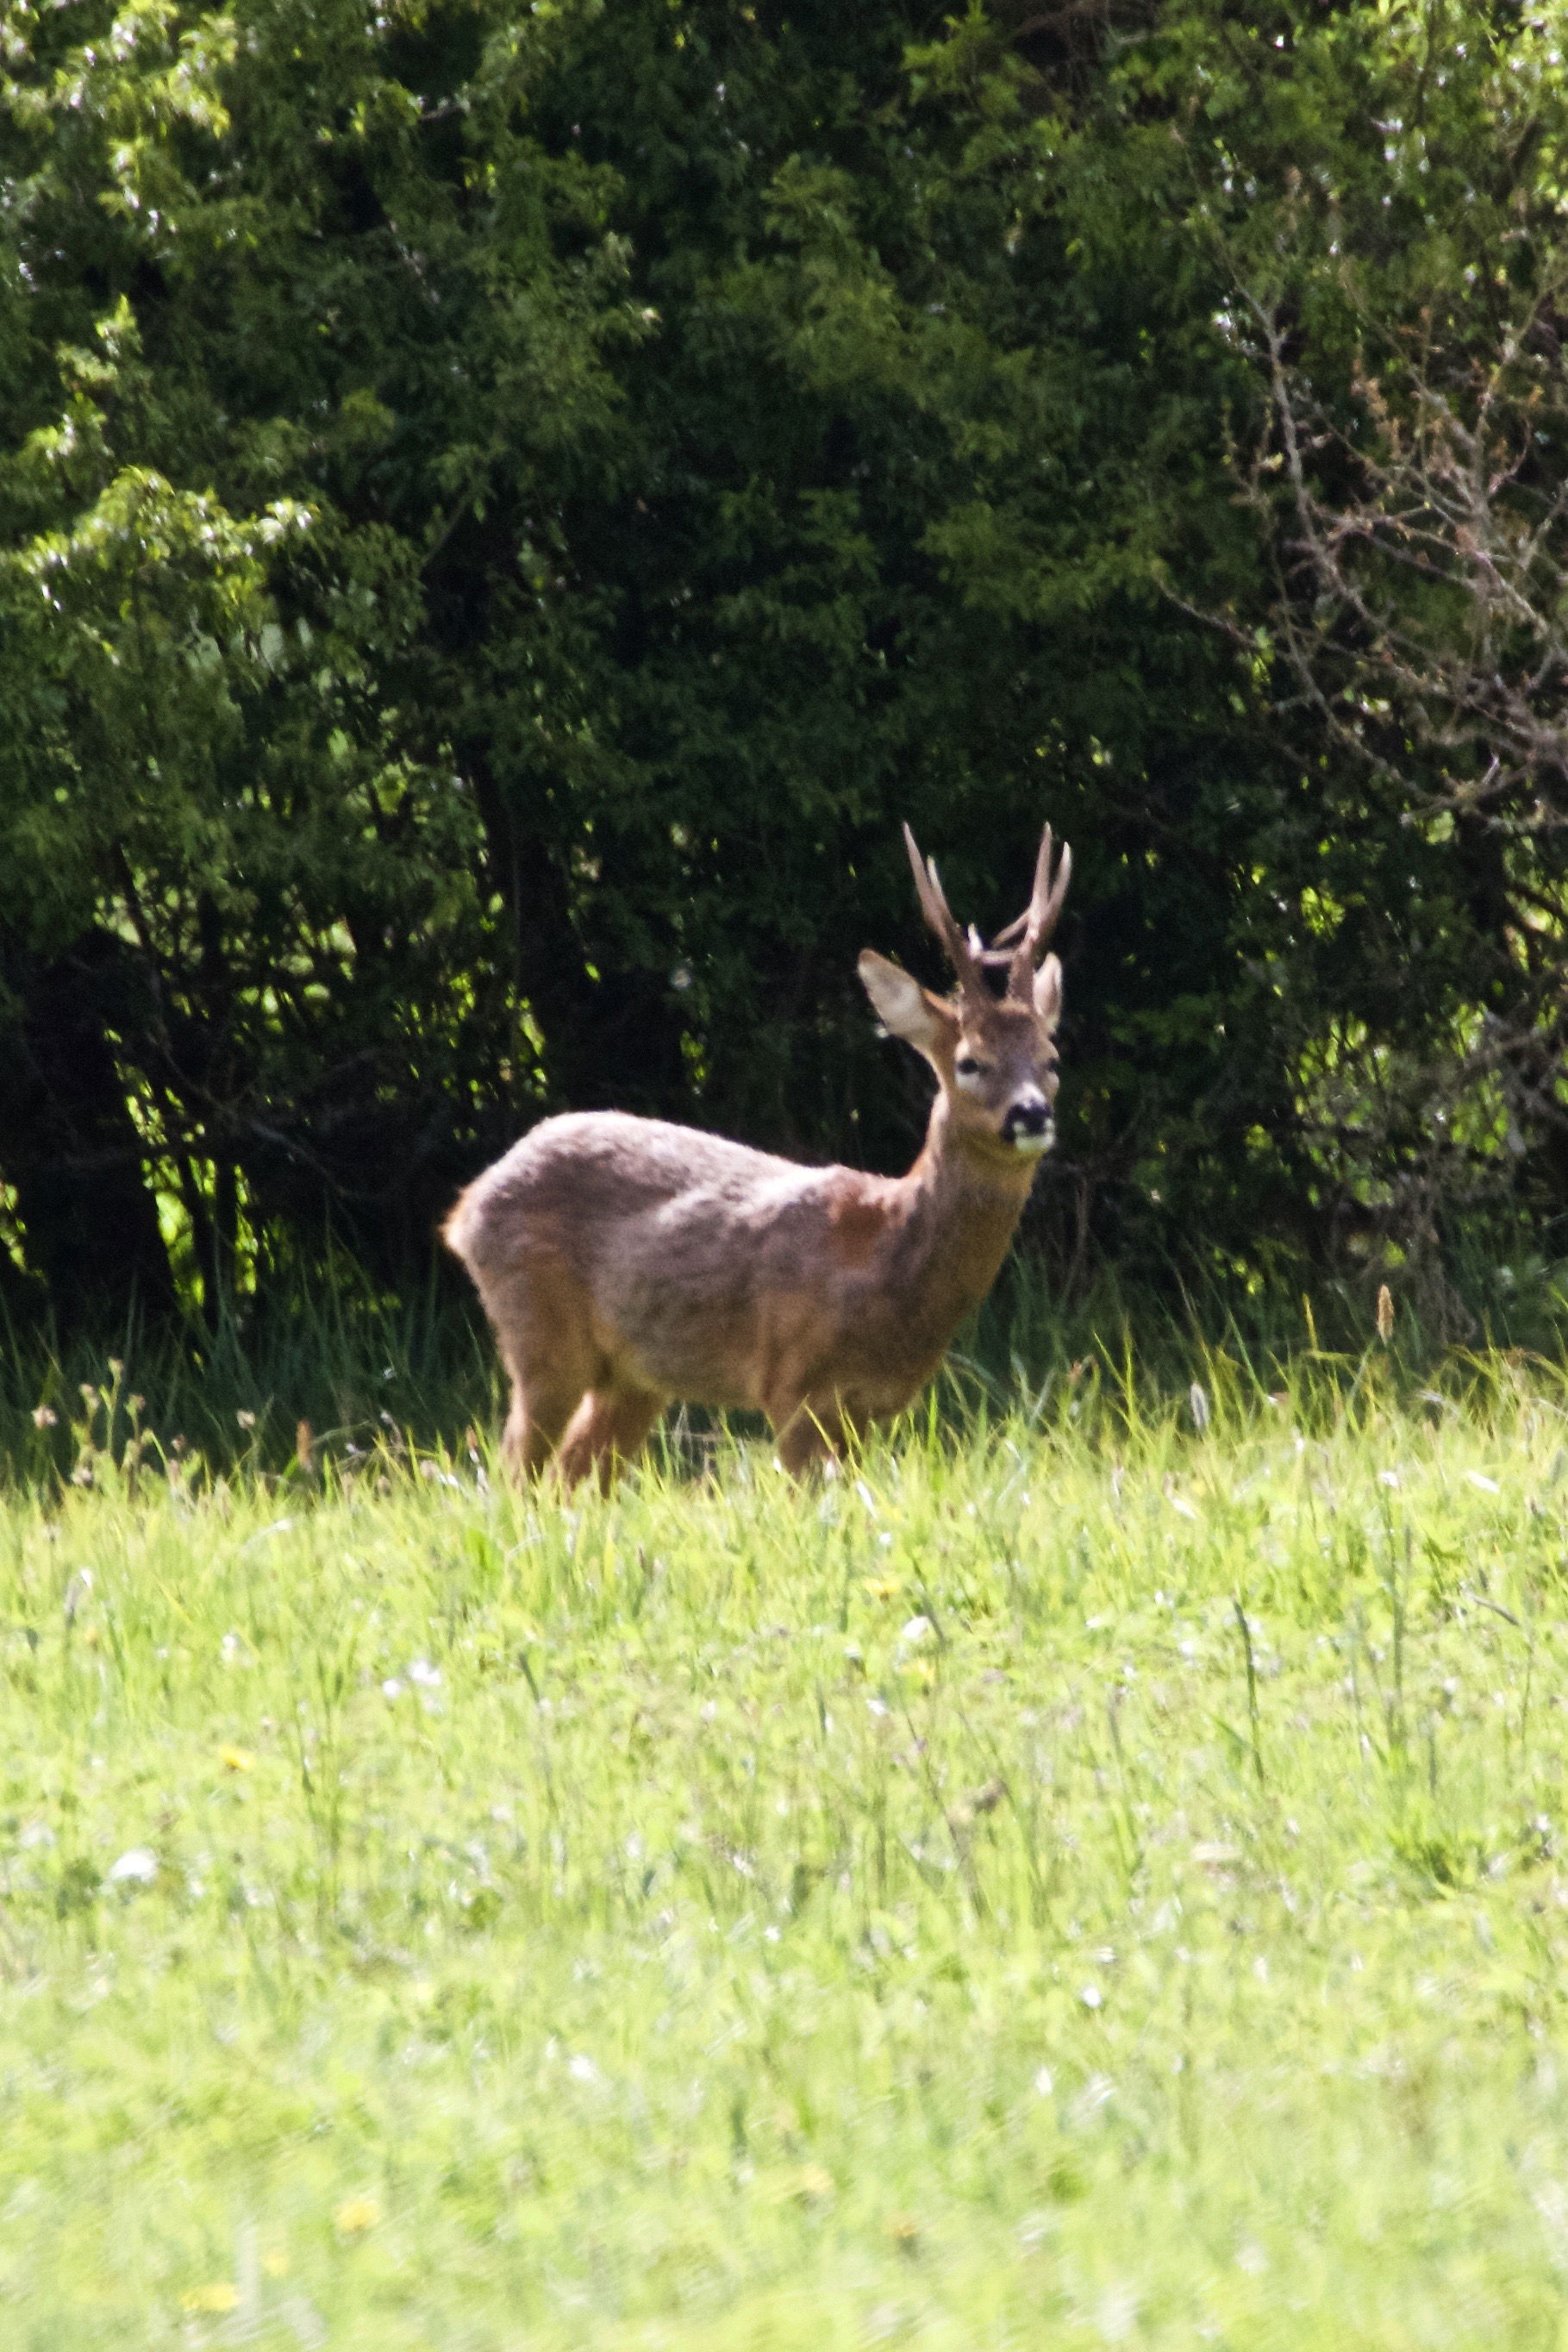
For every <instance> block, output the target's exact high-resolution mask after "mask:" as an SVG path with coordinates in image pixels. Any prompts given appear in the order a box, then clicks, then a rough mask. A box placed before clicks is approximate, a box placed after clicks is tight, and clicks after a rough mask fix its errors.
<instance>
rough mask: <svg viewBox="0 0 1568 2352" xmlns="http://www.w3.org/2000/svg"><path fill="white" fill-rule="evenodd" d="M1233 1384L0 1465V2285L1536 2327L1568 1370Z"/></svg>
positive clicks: (64, 2304)
mask: <svg viewBox="0 0 1568 2352" xmlns="http://www.w3.org/2000/svg"><path fill="white" fill-rule="evenodd" d="M1320 1336H1322V1335H1321V1334H1320ZM1074 1365H1076V1367H1077V1369H1076V1371H1074V1369H1073V1367H1074ZM1178 1369H1179V1370H1185V1371H1186V1374H1187V1379H1186V1382H1185V1383H1183V1384H1181V1385H1179V1386H1178V1385H1176V1384H1174V1380H1173V1378H1172V1376H1173V1375H1174V1373H1175V1372H1176V1370H1178ZM395 1370H396V1367H395V1364H394V1373H395ZM1046 1371H1047V1373H1049V1372H1050V1371H1051V1368H1050V1367H1049V1366H1048V1367H1047V1368H1046ZM1156 1371H1157V1376H1156ZM486 1377H487V1375H486V1370H485V1368H484V1365H483V1362H482V1360H479V1359H476V1360H475V1364H474V1370H473V1372H472V1374H471V1378H472V1379H473V1381H474V1383H475V1402H476V1403H482V1402H483V1391H484V1387H485V1383H486ZM1269 1377H1270V1379H1274V1380H1277V1384H1276V1385H1274V1386H1272V1387H1269V1386H1266V1385H1265V1384H1264V1379H1263V1377H1262V1366H1261V1364H1259V1365H1249V1363H1248V1362H1247V1361H1246V1360H1244V1359H1243V1356H1242V1354H1241V1352H1240V1350H1239V1347H1236V1346H1233V1347H1232V1348H1231V1349H1230V1350H1229V1352H1228V1353H1227V1352H1226V1351H1225V1350H1224V1349H1219V1348H1216V1347H1211V1348H1210V1349H1208V1350H1207V1353H1206V1354H1203V1355H1201V1356H1196V1355H1193V1354H1190V1353H1189V1356H1188V1358H1187V1360H1186V1363H1185V1364H1183V1365H1181V1366H1179V1367H1178V1366H1177V1365H1176V1360H1175V1358H1174V1356H1173V1358H1172V1359H1171V1360H1170V1361H1169V1363H1165V1364H1162V1365H1160V1366H1159V1367H1157V1368H1156V1370H1150V1371H1149V1372H1148V1374H1147V1376H1146V1377H1144V1378H1140V1377H1139V1376H1138V1372H1137V1368H1136V1365H1135V1364H1134V1368H1133V1370H1132V1371H1131V1372H1130V1373H1129V1371H1128V1369H1127V1365H1126V1362H1125V1360H1122V1361H1121V1362H1120V1363H1119V1362H1118V1360H1117V1358H1116V1357H1115V1356H1114V1354H1113V1351H1112V1349H1110V1348H1109V1347H1108V1346H1107V1347H1104V1348H1103V1349H1101V1350H1100V1351H1099V1352H1098V1353H1097V1354H1093V1355H1083V1356H1080V1357H1078V1358H1076V1359H1073V1360H1072V1361H1071V1362H1070V1363H1068V1364H1067V1365H1066V1366H1064V1367H1063V1368H1061V1370H1060V1371H1059V1372H1058V1373H1057V1374H1056V1375H1055V1376H1053V1377H1051V1378H1049V1379H1047V1378H1046V1376H1045V1374H1042V1375H1041V1379H1040V1383H1037V1385H1035V1386H1034V1387H1032V1388H1030V1387H1027V1386H1025V1385H1022V1384H1020V1385H1019V1386H1018V1387H1016V1388H1015V1389H1014V1390H1013V1391H1012V1393H1011V1396H1010V1399H1009V1398H1008V1397H1006V1396H1004V1395H1003V1393H1002V1392H1001V1391H1000V1389H999V1388H998V1387H996V1386H988V1385H987V1383H986V1381H984V1380H982V1379H981V1377H980V1376H979V1375H978V1374H974V1375H965V1374H964V1373H963V1372H962V1370H961V1371H960V1375H959V1383H958V1387H957V1388H956V1390H955V1391H953V1395H954V1396H955V1397H958V1396H960V1395H967V1397H968V1399H969V1402H968V1405H967V1418H966V1417H965V1416H964V1415H961V1414H960V1413H959V1412H957V1410H956V1405H955V1407H954V1409H953V1410H951V1411H949V1412H946V1413H944V1412H940V1411H939V1412H934V1413H933V1414H932V1415H931V1416H929V1417H928V1418H927V1419H926V1420H925V1421H924V1422H923V1423H919V1424H917V1425H915V1424H911V1425H906V1426H904V1428H902V1429H901V1430H899V1431H897V1432H895V1433H894V1435H893V1437H892V1439H891V1440H890V1441H889V1442H887V1443H885V1444H878V1445H876V1446H875V1447H873V1449H871V1450H870V1451H869V1452H868V1453H867V1454H866V1455H865V1456H864V1458H863V1459H862V1460H861V1461H859V1462H858V1463H856V1464H853V1465H849V1467H848V1468H847V1470H846V1473H845V1475H843V1476H841V1477H840V1478H838V1479H836V1480H833V1481H830V1482H829V1483H827V1484H826V1485H824V1486H819V1487H816V1488H811V1489H805V1490H800V1489H797V1488H795V1487H793V1486H789V1484H788V1483H787V1482H785V1481H784V1480H783V1479H782V1478H781V1476H780V1475H779V1474H778V1473H777V1472H776V1471H775V1469H774V1468H773V1466H772V1465H771V1461H770V1456H769V1451H768V1447H767V1446H766V1444H755V1443H751V1444H748V1443H745V1442H738V1441H737V1440H736V1439H735V1438H734V1437H733V1436H731V1435H727V1434H726V1433H709V1435H708V1438H707V1440H706V1442H705V1443H704V1444H701V1445H699V1444H697V1442H696V1437H695V1434H693V1433H687V1435H686V1437H685V1440H684V1441H683V1442H678V1443H676V1444H674V1445H673V1446H672V1447H670V1448H669V1449H667V1450H666V1453H665V1454H664V1456H663V1457H662V1458H660V1459H657V1460H655V1461H654V1462H653V1464H651V1465H650V1466H649V1467H648V1468H647V1469H646V1470H644V1471H643V1472H641V1473H639V1474H637V1475H634V1476H632V1478H630V1479H629V1480H628V1481H627V1482H626V1483H625V1484H624V1485H623V1486H622V1488H621V1490H620V1491H619V1492H618V1494H617V1495H616V1496H614V1497H613V1498H612V1499H611V1500H609V1501H604V1500H602V1499H601V1498H599V1497H597V1496H581V1497H579V1498H577V1499H575V1500H574V1501H573V1502H572V1503H571V1504H570V1507H565V1506H563V1505H562V1504H561V1503H560V1501H559V1499H558V1498H555V1497H553V1496H549V1495H543V1496H517V1495H515V1494H512V1493H509V1492H507V1491H505V1490H504V1489H502V1488H501V1487H500V1486H498V1485H497V1484H496V1483H495V1482H493V1480H492V1479H491V1478H490V1476H489V1475H488V1471H489V1467H490V1465H489V1461H488V1456H487V1454H486V1448H485V1447H484V1445H483V1444H479V1445H477V1446H475V1447H473V1448H470V1447H469V1446H468V1445H467V1444H465V1443H464V1442H462V1441H461V1438H460V1440H459V1443H458V1444H456V1445H455V1446H447V1447H443V1446H439V1445H435V1444H432V1445H430V1446H428V1447H426V1446H424V1445H423V1444H421V1443H420V1442H419V1440H418V1439H417V1438H416V1437H414V1436H413V1435H411V1434H410V1433H408V1431H407V1429H406V1427H400V1428H399V1429H398V1430H395V1431H389V1430H388V1429H387V1428H386V1426H385V1424H381V1429H382V1438H381V1441H380V1442H377V1441H376V1439H375V1438H374V1435H373V1432H372V1430H371V1427H370V1426H368V1425H367V1426H366V1427H365V1428H364V1429H363V1430H362V1432H361V1437H362V1440H363V1443H362V1444H361V1438H355V1439H354V1440H353V1443H355V1444H361V1451H360V1452H359V1453H357V1454H349V1453H347V1451H346V1450H344V1449H343V1448H340V1449H338V1450H337V1451H335V1452H334V1451H333V1450H331V1449H321V1450H319V1453H318V1455H317V1456H316V1458H314V1459H313V1461H312V1464H311V1466H310V1467H309V1468H308V1469H307V1468H305V1467H302V1466H301V1465H299V1464H298V1462H294V1463H293V1464H292V1466H290V1458H291V1457H290V1456H289V1454H288V1451H287V1448H286V1449H284V1450H283V1455H282V1459H281V1461H280V1463H278V1464H276V1465H272V1466H268V1465H267V1463H265V1462H263V1461H262V1460H261V1459H260V1458H259V1455H258V1457H257V1458H256V1460H253V1461H251V1462H249V1463H242V1464H241V1465H239V1466H238V1467H235V1468H231V1469H226V1470H225V1469H224V1468H222V1467H221V1466H219V1465H216V1464H215V1463H213V1462H210V1461H209V1462H204V1461H203V1460H202V1459H201V1458H200V1457H199V1455H198V1454H197V1452H196V1449H195V1448H194V1446H191V1447H190V1448H188V1450H187V1451H186V1452H184V1453H183V1454H174V1453H172V1450H170V1449H167V1448H165V1447H164V1446H163V1445H162V1443H160V1444H157V1445H149V1446H148V1447H147V1448H146V1449H145V1451H144V1452H142V1453H141V1454H140V1455H139V1453H138V1449H137V1447H136V1445H135V1444H134V1443H132V1444H131V1449H130V1453H129V1455H128V1454H127V1453H126V1451H125V1449H124V1448H123V1447H121V1448H120V1451H119V1454H118V1458H116V1454H115V1452H114V1451H113V1450H111V1449H106V1448H104V1447H103V1446H102V1445H101V1444H99V1443H98V1440H99V1439H100V1438H101V1436H102V1433H103V1424H104V1419H105V1412H104V1408H103V1406H102V1404H101V1402H100V1403H99V1404H98V1405H96V1406H94V1407H92V1408H90V1409H89V1408H87V1407H84V1406H82V1405H81V1404H80V1403H79V1402H78V1406H77V1410H76V1418H77V1422H78V1429H77V1432H76V1433H75V1435H74V1437H73V1439H72V1444H73V1447H78V1446H79V1445H80V1444H82V1442H83V1441H84V1440H85V1441H86V1442H87V1445H88V1450H87V1452H86V1454H85V1457H84V1458H83V1459H81V1460H80V1461H78V1464H77V1466H78V1468H79V1469H80V1471H81V1473H82V1476H83V1478H84V1480H88V1479H90V1481H91V1483H90V1484H85V1483H84V1484H72V1483H71V1480H70V1477H69V1475H66V1476H64V1477H61V1476H59V1475H57V1474H55V1473H54V1472H52V1471H50V1472H47V1474H41V1475H38V1476H37V1477H36V1478H34V1479H33V1480H32V1481H31V1482H30V1483H14V1484H13V1486H12V1487H11V1488H10V1490H9V1493H8V1496H7V1499H6V1500H5V1504H4V1505H3V1506H0V2335H3V2336H4V2339H5V2341H6V2342H7V2343H15V2344H17V2345H21V2346H26V2347H27V2352H46V2347H47V2352H66V2347H78V2346H84V2347H85V2346H87V2345H89V2344H92V2345H95V2346H96V2345H98V2344H101V2343H104V2342H112V2343H114V2344H116V2345H125V2346H128V2347H131V2346H141V2345H148V2346H152V2345H163V2344H170V2345H172V2344H181V2345H190V2346H195V2345H199V2344H213V2345H221V2344H226V2343H239V2342H246V2343H255V2344H260V2345H263V2346H266V2347H272V2346H277V2347H289V2346H294V2345H298V2344H304V2345H323V2346H324V2345H328V2344H330V2345H332V2346H334V2347H355V2348H356V2352H357V2347H367V2348H368V2347H375V2352H389V2347H402V2346H406V2347H421V2352H423V2348H424V2347H448V2346H450V2347H457V2346H459V2345H461V2346H462V2347H465V2352H476V2348H477V2347H484V2352H488V2347H496V2352H500V2347H514V2346H516V2345H517V2344H519V2343H524V2342H526V2343H528V2345H530V2346H538V2347H568V2346H572V2347H577V2346H583V2347H586V2346H593V2347H619V2346H626V2347H632V2346H637V2347H644V2346H668V2347H675V2346H680V2347H683V2352H684V2347H690V2346H695V2347H732V2346H747V2347H749V2346H757V2347H763V2346H768V2347H779V2352H788V2347H795V2346H807V2345H810V2347H813V2352H817V2347H829V2346H832V2347H837V2346H845V2347H848V2346H850V2345H860V2344H864V2343H883V2342H885V2343H890V2344H898V2343H909V2344H920V2345H927V2346H932V2347H936V2346H950V2347H963V2352H969V2347H976V2346H989V2345H1003V2344H1009V2345H1019V2346H1032V2345H1036V2344H1040V2343H1042V2342H1051V2343H1056V2342H1061V2343H1063V2344H1077V2343H1082V2344H1085V2345H1096V2344H1101V2343H1110V2344H1115V2343H1128V2344H1148V2345H1157V2346H1162V2347H1176V2346H1187V2345H1190V2344H1195V2343H1215V2344H1221V2345H1227V2346H1231V2347H1237V2352H1240V2347H1248V2352H1251V2347H1256V2346H1260V2345H1270V2344H1274V2345H1288V2346H1291V2347H1295V2346H1313V2347H1315V2346H1319V2345H1322V2346H1324V2347H1327V2346H1330V2345H1333V2346H1335V2347H1340V2346H1343V2345H1345V2344H1355V2345H1357V2346H1358V2347H1360V2346H1366V2347H1401V2348H1402V2347H1414V2346H1427V2345H1430V2346H1433V2347H1437V2346H1442V2347H1445V2352H1447V2347H1465V2346H1475V2347H1481V2346H1485V2347H1489V2352H1490V2347H1498V2346H1503V2345H1508V2346H1511V2345H1520V2346H1525V2345H1529V2346H1535V2345H1542V2346H1544V2345H1549V2344H1556V2343H1557V2342H1558V2341H1559V2340H1560V2337H1561V2329H1562V2316H1561V2315H1562V2309H1563V2271H1564V2265H1565V2264H1568V2050H1565V2048H1564V2018H1563V1994H1562V1986H1563V1981H1564V1974H1565V1969H1564V1963H1565V1961H1568V1871H1565V1870H1564V1868H1563V1864H1562V1862H1561V1860H1560V1851H1561V1845H1562V1840H1563V1793H1562V1791H1563V1761H1564V1748H1565V1746H1568V1722H1565V1717H1564V1708H1565V1706H1568V1673H1565V1668H1568V1622H1565V1621H1564V1612H1563V1587H1564V1579H1565V1577H1568V1387H1565V1384H1564V1382H1563V1377H1562V1375H1561V1372H1560V1371H1559V1370H1556V1369H1554V1368H1553V1366H1552V1364H1551V1363H1549V1362H1548V1361H1546V1360H1542V1359H1536V1358H1531V1357H1530V1356H1528V1355H1526V1354H1525V1353H1524V1352H1523V1351H1519V1350H1516V1351H1515V1352H1514V1353H1513V1354H1512V1355H1510V1354H1507V1353H1504V1352H1502V1351H1499V1350H1489V1351H1476V1352H1472V1353H1471V1354H1470V1355H1469V1356H1468V1357H1466V1358H1464V1359H1458V1358H1452V1359H1450V1360H1448V1362H1447V1364H1446V1365H1444V1366H1436V1365H1427V1367H1426V1368H1425V1370H1418V1369H1416V1368H1413V1367H1411V1366H1409V1365H1404V1366H1402V1365H1401V1364H1400V1362H1399V1361H1398V1360H1397V1358H1396V1355H1394V1354H1393V1353H1391V1351H1390V1350H1388V1349H1385V1348H1384V1347H1383V1346H1382V1345H1381V1343H1379V1342H1377V1341H1376V1340H1375V1339H1373V1340H1372V1342H1371V1344H1370V1345H1368V1346H1365V1347H1364V1348H1362V1349H1360V1351H1359V1352H1358V1353H1355V1354H1354V1355H1353V1354H1348V1353H1343V1352H1342V1353H1335V1352H1333V1351H1331V1350H1329V1349H1326V1348H1323V1349H1319V1350H1317V1351H1316V1352H1313V1351H1311V1350H1308V1349H1302V1350H1300V1351H1298V1353H1297V1354H1296V1355H1295V1356H1294V1357H1293V1358H1291V1359H1290V1360H1288V1361H1285V1362H1283V1363H1281V1362H1278V1361H1276V1362H1274V1363H1273V1364H1272V1365H1271V1368H1270V1373H1269ZM125 1378H126V1379H128V1378H129V1370H128V1372H127V1374H126V1376H125ZM966 1379H967V1389H966V1388H965V1386H964V1383H965V1381H966ZM1162 1383H1167V1384H1168V1393H1166V1394H1165V1395H1164V1401H1163V1402H1162V1401H1161V1400H1162ZM193 1393H194V1391H190V1392H188V1393H187V1395H186V1396H185V1397H183V1398H182V1399H181V1400H180V1402H179V1411H180V1412H181V1414H182V1416H188V1415H189V1411H190V1403H191V1397H192V1396H193ZM100 1396H101V1391H100ZM262 1402H265V1400H262ZM63 1404H64V1399H63V1397H62V1406H63ZM226 1409H227V1405H226V1401H225V1410H226ZM236 1409H243V1410H251V1409H253V1408H251V1407H245V1408H236ZM254 1409H256V1411H257V1412H260V1410H261V1405H260V1404H258V1405H257V1406H256V1408H254ZM288 1409H289V1410H290V1411H292V1410H293V1409H294V1399H293V1398H292V1397H290V1398H289V1400H288ZM460 1411H461V1412H465V1411H466V1404H465V1406H464V1407H462V1408H460ZM94 1413H96V1434H95V1427H94V1421H93V1415H94ZM125 1416H126V1390H125V1381H124V1379H122V1380H121V1381H120V1387H119V1391H118V1395H117V1398H116V1405H115V1418H116V1423H117V1425H118V1424H119V1423H120V1422H122V1421H123V1420H124V1419H125ZM458 1417H459V1416H458V1414H457V1413H454V1414H453V1415H452V1419H453V1421H454V1422H455V1421H456V1420H457V1419H458ZM141 1418H142V1419H143V1422H144V1423H146V1422H149V1421H151V1422H153V1423H161V1422H162V1414H161V1412H159V1411H157V1410H155V1409H154V1407H153V1406H152V1403H149V1404H148V1406H146V1407H145V1408H144V1409H143V1411H142V1415H141ZM395 1418H396V1416H395V1415H394V1419H395ZM465 1426H466V1423H465ZM61 1434H69V1428H68V1420H62V1422H61V1423H60V1424H58V1426H57V1429H55V1430H52V1431H51V1430H47V1429H46V1430H45V1431H42V1432H40V1433H39V1435H40V1438H41V1439H46V1438H47V1439H55V1438H57V1437H58V1436H60V1435H61ZM260 1434H264V1424H263V1423H261V1422H259V1421H258V1423H257V1429H256V1433H246V1435H247V1437H250V1438H251V1439H252V1441H253V1442H255V1441H256V1437H257V1436H258V1435H260ZM347 1442H348V1441H345V1446H346V1444H347Z"/></svg>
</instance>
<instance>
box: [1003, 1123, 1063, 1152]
mask: <svg viewBox="0 0 1568 2352" xmlns="http://www.w3.org/2000/svg"><path fill="white" fill-rule="evenodd" d="M1055 1141H1056V1130H1055V1129H1054V1128H1049V1127H1048V1128H1047V1129H1046V1130H1045V1133H1044V1134H1043V1135H1015V1136H1014V1138H1013V1150H1015V1151H1016V1152H1017V1153H1018V1155H1019V1159H1020V1160H1041V1159H1043V1158H1044V1156H1045V1154H1046V1153H1047V1152H1048V1151H1049V1150H1051V1145H1052V1144H1053V1143H1054V1142H1055Z"/></svg>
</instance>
